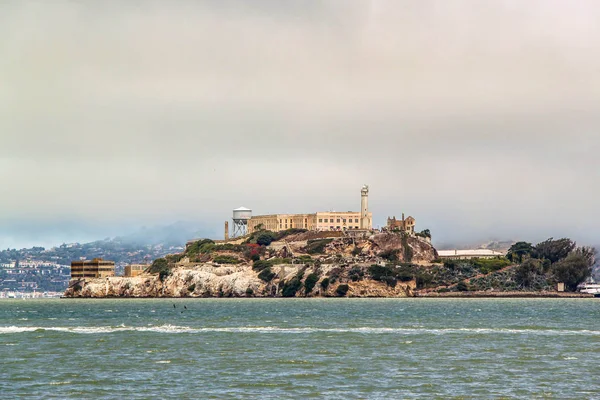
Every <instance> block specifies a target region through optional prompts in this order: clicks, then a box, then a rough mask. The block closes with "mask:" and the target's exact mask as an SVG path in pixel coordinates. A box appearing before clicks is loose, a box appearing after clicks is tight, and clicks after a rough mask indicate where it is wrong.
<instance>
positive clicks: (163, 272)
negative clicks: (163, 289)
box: [158, 269, 171, 282]
mask: <svg viewBox="0 0 600 400" xmlns="http://www.w3.org/2000/svg"><path fill="white" fill-rule="evenodd" d="M170 275H171V270H170V269H163V270H161V271H160V272H159V273H158V279H160V281H161V282H164V281H165V279H167V278H168V277H169V276H170Z"/></svg>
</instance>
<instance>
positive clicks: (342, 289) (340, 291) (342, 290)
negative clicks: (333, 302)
mask: <svg viewBox="0 0 600 400" xmlns="http://www.w3.org/2000/svg"><path fill="white" fill-rule="evenodd" d="M348 289H350V287H349V286H348V285H346V284H342V285H339V286H338V287H337V289H335V294H337V295H338V296H340V297H344V296H345V295H346V293H348Z"/></svg>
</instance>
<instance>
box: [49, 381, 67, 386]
mask: <svg viewBox="0 0 600 400" xmlns="http://www.w3.org/2000/svg"><path fill="white" fill-rule="evenodd" d="M71 383H72V382H71V381H64V382H50V384H51V385H70V384H71Z"/></svg>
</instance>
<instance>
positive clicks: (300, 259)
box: [295, 254, 315, 264]
mask: <svg viewBox="0 0 600 400" xmlns="http://www.w3.org/2000/svg"><path fill="white" fill-rule="evenodd" d="M295 260H296V261H298V262H299V263H300V264H313V263H314V262H315V260H313V258H312V257H311V256H309V255H306V254H304V255H301V256H300V257H297V258H296V259H295Z"/></svg>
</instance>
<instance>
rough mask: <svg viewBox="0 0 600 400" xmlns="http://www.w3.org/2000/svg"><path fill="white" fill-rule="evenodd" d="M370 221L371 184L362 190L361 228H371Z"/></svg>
mask: <svg viewBox="0 0 600 400" xmlns="http://www.w3.org/2000/svg"><path fill="white" fill-rule="evenodd" d="M370 225H371V224H370V223H369V186H368V185H364V186H363V187H362V189H361V190H360V229H370V228H371V226H370Z"/></svg>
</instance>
